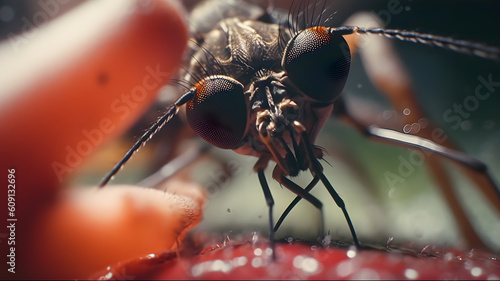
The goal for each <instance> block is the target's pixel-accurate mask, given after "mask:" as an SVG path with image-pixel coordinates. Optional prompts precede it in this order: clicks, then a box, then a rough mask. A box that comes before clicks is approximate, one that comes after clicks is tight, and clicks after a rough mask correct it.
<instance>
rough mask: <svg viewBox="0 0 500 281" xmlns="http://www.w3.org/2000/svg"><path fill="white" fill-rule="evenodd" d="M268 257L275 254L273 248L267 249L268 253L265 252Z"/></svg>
mask: <svg viewBox="0 0 500 281" xmlns="http://www.w3.org/2000/svg"><path fill="white" fill-rule="evenodd" d="M265 253H266V255H268V256H270V255H272V254H273V249H271V248H267V249H266V251H265Z"/></svg>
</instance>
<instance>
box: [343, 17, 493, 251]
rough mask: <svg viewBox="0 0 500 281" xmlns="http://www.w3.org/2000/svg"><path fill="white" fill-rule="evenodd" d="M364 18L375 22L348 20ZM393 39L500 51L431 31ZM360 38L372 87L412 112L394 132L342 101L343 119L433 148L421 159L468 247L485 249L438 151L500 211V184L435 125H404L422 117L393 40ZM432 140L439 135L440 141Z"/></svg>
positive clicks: (377, 134) (374, 133)
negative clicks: (369, 121)
mask: <svg viewBox="0 0 500 281" xmlns="http://www.w3.org/2000/svg"><path fill="white" fill-rule="evenodd" d="M363 22H365V23H366V22H370V24H371V25H373V24H375V25H376V24H377V22H378V19H377V18H376V17H373V16H372V15H370V14H366V13H361V14H357V15H354V16H353V17H351V18H350V19H349V20H348V22H347V24H349V25H362V24H363ZM365 30H368V29H365ZM369 30H371V31H373V32H372V33H374V34H383V31H382V30H381V29H379V28H370V29H369ZM384 32H385V31H384ZM390 33H391V34H392V35H396V33H397V32H396V31H391V32H390ZM384 34H385V33H384ZM384 34H383V35H384ZM347 37H351V36H347ZM389 37H391V36H389ZM396 38H398V39H401V40H407V41H414V42H417V43H424V44H428V43H429V41H427V40H431V41H432V40H437V41H435V43H434V44H433V45H436V46H439V47H443V48H448V49H451V50H454V51H458V52H462V53H468V54H473V55H478V56H483V57H487V58H490V59H498V57H499V54H500V51H499V49H498V48H496V47H489V46H484V45H480V44H473V43H468V44H467V42H465V41H456V40H453V39H449V38H441V37H435V36H431V35H422V34H409V33H407V32H400V34H399V36H396ZM363 39H364V40H366V41H365V42H363V43H364V44H363V45H364V47H365V48H363V49H362V52H360V53H361V59H362V61H363V65H364V67H365V69H366V72H367V74H368V76H369V77H370V80H372V81H373V84H374V85H375V87H377V88H378V89H379V90H380V91H381V92H382V93H384V94H385V95H386V96H387V97H388V99H389V101H390V102H391V104H392V106H393V107H394V108H395V109H396V111H398V112H405V110H406V111H407V112H411V114H408V115H405V116H404V124H406V125H401V127H400V128H394V129H395V131H391V130H388V129H381V128H377V127H372V126H369V125H367V124H363V123H362V122H361V121H360V120H359V119H357V118H356V115H355V112H354V111H352V110H349V108H348V107H345V106H344V108H345V110H344V117H345V118H344V119H345V120H347V121H348V122H350V123H351V124H353V125H354V127H355V128H357V129H358V130H360V131H361V132H362V133H364V134H366V135H367V136H371V137H373V138H375V139H377V140H385V141H388V142H390V143H392V144H398V143H399V144H403V145H405V146H406V147H408V146H410V147H418V148H421V149H425V150H427V151H431V152H435V154H436V155H434V153H433V154H429V153H426V155H427V154H429V155H428V157H426V158H425V159H426V163H427V164H428V165H429V166H430V168H431V169H430V171H431V172H432V174H433V176H434V178H435V179H436V181H437V182H438V186H439V187H440V188H441V191H442V193H443V195H444V198H445V199H446V200H447V203H448V205H449V206H450V208H451V210H452V211H453V213H454V215H455V217H456V218H457V221H458V223H459V227H460V229H461V231H462V233H463V234H464V236H465V238H466V240H467V241H468V243H469V245H470V246H473V247H483V248H486V247H484V245H483V244H482V242H481V239H479V237H478V236H477V234H476V233H475V231H474V230H473V227H472V224H471V222H470V221H469V218H468V216H467V215H466V214H465V211H464V210H463V208H462V207H461V205H460V203H459V201H458V199H457V197H456V194H455V192H454V190H453V185H452V182H451V180H450V178H449V177H448V176H447V175H446V172H445V170H444V168H443V166H442V164H441V163H440V162H439V159H438V158H437V157H436V156H437V155H440V156H444V157H446V158H450V159H453V160H456V161H458V162H459V163H461V164H463V165H460V168H462V169H463V170H464V173H465V174H466V175H467V176H468V177H469V178H471V179H472V180H473V181H474V182H475V183H476V185H477V186H478V187H479V188H480V190H481V191H482V192H483V193H484V194H485V195H486V197H487V198H488V199H489V200H491V202H492V203H493V205H494V206H495V207H496V208H497V209H498V210H500V197H499V192H498V188H497V187H496V185H495V184H494V182H493V179H492V177H491V175H489V174H488V172H487V168H486V165H484V164H483V163H481V162H479V161H477V160H476V159H474V158H472V157H470V156H468V155H467V154H465V153H463V152H459V151H458V150H457V149H456V146H455V145H454V144H453V143H452V142H451V141H450V140H449V139H447V138H444V139H443V138H436V136H435V134H434V132H435V131H436V127H434V126H432V124H429V125H428V126H427V127H420V128H419V130H415V131H413V130H408V128H411V125H412V124H418V123H419V120H422V119H425V114H424V111H423V110H422V108H421V107H420V105H419V103H418V101H417V99H416V98H415V95H414V92H413V89H412V86H411V82H410V78H409V77H408V75H407V72H406V71H405V69H404V67H403V64H402V63H401V61H400V59H399V58H398V57H397V56H396V53H395V51H394V50H393V47H392V45H391V44H390V42H388V41H389V40H386V39H384V38H383V37H379V36H367V37H366V38H363ZM353 42H354V43H356V39H354V40H353V39H352V38H351V42H350V43H353ZM452 46H453V47H452ZM352 49H353V50H354V49H356V44H354V45H353V48H352ZM380 65H383V66H384V67H380ZM399 131H405V132H409V133H412V134H414V135H415V136H414V135H409V134H405V133H401V132H399ZM430 140H438V141H439V144H437V143H436V142H434V141H430ZM492 187H493V188H492Z"/></svg>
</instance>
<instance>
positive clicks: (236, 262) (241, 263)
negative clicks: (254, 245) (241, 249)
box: [234, 257, 248, 266]
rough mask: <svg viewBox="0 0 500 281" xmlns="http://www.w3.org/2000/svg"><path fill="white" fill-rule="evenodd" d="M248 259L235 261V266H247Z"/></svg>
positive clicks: (242, 258)
mask: <svg viewBox="0 0 500 281" xmlns="http://www.w3.org/2000/svg"><path fill="white" fill-rule="evenodd" d="M247 261H248V259H247V257H238V258H236V259H235V260H234V264H235V265H236V266H244V265H245V264H247Z"/></svg>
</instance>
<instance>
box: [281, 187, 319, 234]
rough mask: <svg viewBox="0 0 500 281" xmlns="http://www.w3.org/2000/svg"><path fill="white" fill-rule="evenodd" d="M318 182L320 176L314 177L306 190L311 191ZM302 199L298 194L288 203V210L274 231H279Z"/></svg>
mask: <svg viewBox="0 0 500 281" xmlns="http://www.w3.org/2000/svg"><path fill="white" fill-rule="evenodd" d="M318 182H319V177H314V178H313V180H312V181H311V182H310V183H309V184H308V185H307V187H306V188H305V189H304V190H305V191H306V192H309V191H311V190H312V189H313V188H314V187H315V186H316V184H317V183H318ZM301 199H302V197H300V196H297V197H295V199H293V201H292V202H291V203H290V205H288V207H287V208H286V210H285V211H284V212H283V213H282V214H281V216H280V218H279V219H278V221H277V222H276V224H275V225H274V231H275V232H276V231H278V229H279V228H280V226H281V224H282V223H283V221H284V220H285V218H286V217H287V216H288V214H289V213H290V212H291V211H292V209H293V208H294V207H295V206H296V205H297V204H298V203H299V201H300V200H301ZM322 223H323V222H322ZM323 229H324V227H323Z"/></svg>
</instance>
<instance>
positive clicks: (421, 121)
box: [418, 118, 429, 129]
mask: <svg viewBox="0 0 500 281" xmlns="http://www.w3.org/2000/svg"><path fill="white" fill-rule="evenodd" d="M418 124H420V127H421V128H422V129H425V128H427V127H428V126H429V119H427V118H420V119H418Z"/></svg>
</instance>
